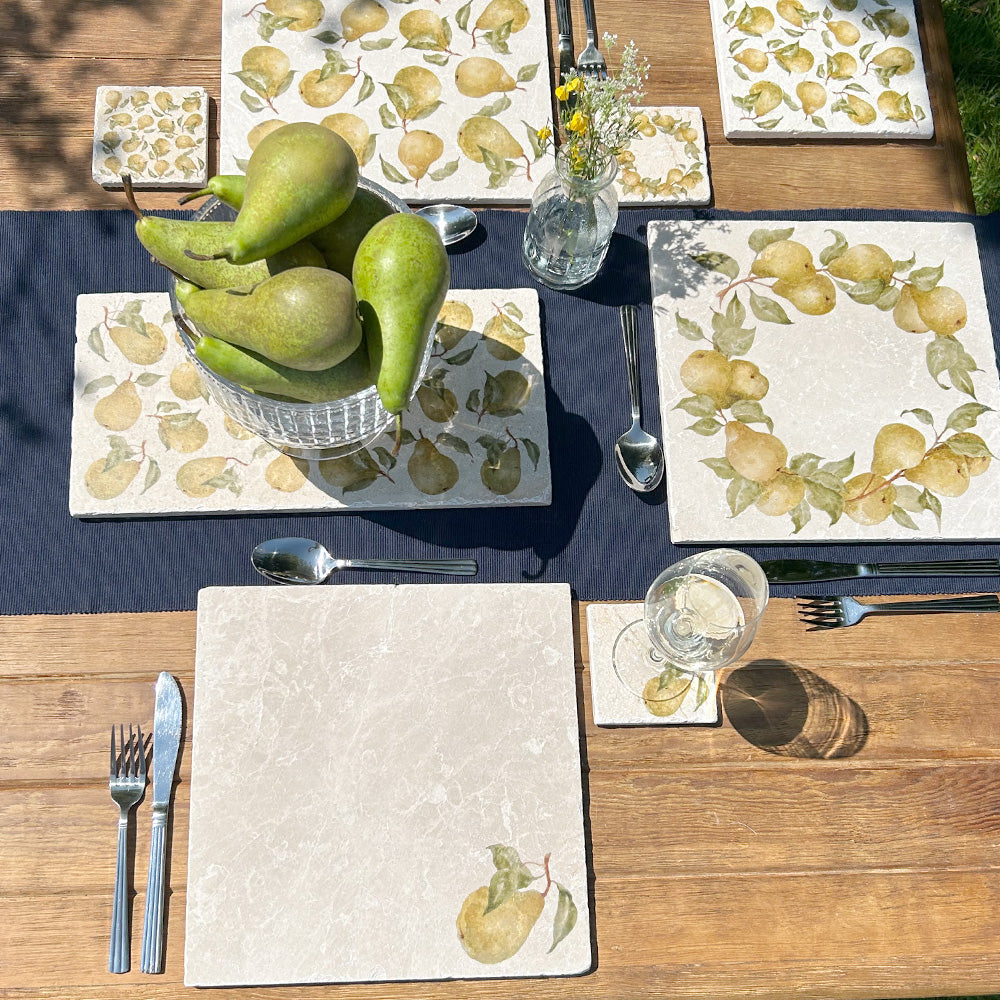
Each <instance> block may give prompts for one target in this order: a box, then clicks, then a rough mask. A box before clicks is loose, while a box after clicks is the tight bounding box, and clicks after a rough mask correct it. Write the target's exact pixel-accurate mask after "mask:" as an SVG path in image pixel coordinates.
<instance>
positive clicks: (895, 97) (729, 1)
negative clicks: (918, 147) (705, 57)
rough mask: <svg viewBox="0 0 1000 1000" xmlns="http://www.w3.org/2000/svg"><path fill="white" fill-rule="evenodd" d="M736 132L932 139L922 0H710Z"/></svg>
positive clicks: (731, 132)
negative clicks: (813, 0) (817, 0)
mask: <svg viewBox="0 0 1000 1000" xmlns="http://www.w3.org/2000/svg"><path fill="white" fill-rule="evenodd" d="M710 4H711V10H712V29H713V33H714V37H715V61H716V67H717V69H718V73H719V89H720V92H721V96H722V124H723V130H724V131H725V134H726V137H727V138H730V139H758V140H759V139H764V138H767V137H768V136H772V137H775V138H777V137H781V138H793V139H807V138H814V139H830V138H848V139H858V138H874V139H885V140H896V139H929V138H930V137H931V136H933V134H934V121H933V117H932V114H931V103H930V96H929V94H928V92H927V81H926V78H925V74H924V63H923V58H922V56H921V53H920V37H919V34H918V31H917V14H916V11H915V10H914V5H913V0H877V2H876V3H863V2H862V3H859V2H858V0H829V2H828V3H826V4H823V5H813V4H806V3H803V2H801V0H752V2H744V0H710Z"/></svg>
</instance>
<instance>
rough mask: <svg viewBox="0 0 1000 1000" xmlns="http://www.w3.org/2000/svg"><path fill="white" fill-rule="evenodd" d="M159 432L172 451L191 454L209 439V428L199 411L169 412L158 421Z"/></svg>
mask: <svg viewBox="0 0 1000 1000" xmlns="http://www.w3.org/2000/svg"><path fill="white" fill-rule="evenodd" d="M156 429H157V432H158V434H159V437H160V440H161V441H162V442H163V444H164V446H165V447H166V448H167V449H168V450H170V451H178V452H181V453H182V454H189V453H191V452H193V451H197V450H198V449H199V448H201V447H202V446H203V445H204V444H205V443H206V442H207V441H208V428H207V427H206V426H205V424H203V423H202V422H201V421H200V420H199V419H198V414H197V413H169V414H166V415H164V416H161V417H160V418H159V420H158V421H157V428H156Z"/></svg>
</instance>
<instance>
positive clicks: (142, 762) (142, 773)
mask: <svg viewBox="0 0 1000 1000" xmlns="http://www.w3.org/2000/svg"><path fill="white" fill-rule="evenodd" d="M135 728H136V731H137V732H138V734H139V735H138V737H137V742H138V744H139V777H140V778H142V780H143V781H145V780H146V744H145V743H143V742H142V726H140V725H139V724H138V723H136V727H135Z"/></svg>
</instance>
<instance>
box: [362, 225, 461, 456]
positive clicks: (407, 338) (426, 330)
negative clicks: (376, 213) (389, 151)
mask: <svg viewBox="0 0 1000 1000" xmlns="http://www.w3.org/2000/svg"><path fill="white" fill-rule="evenodd" d="M352 274H353V278H354V288H355V291H356V292H357V296H358V303H359V307H360V310H361V320H362V322H363V323H364V330H365V339H366V341H367V343H368V353H369V356H370V358H371V365H372V372H373V373H374V374H375V384H376V385H377V386H378V394H379V398H380V399H381V400H382V405H383V406H384V407H385V408H386V409H387V410H388V411H389V412H390V413H395V414H397V415H398V414H400V413H402V411H403V410H405V409H406V407H407V406H408V405H409V402H410V399H411V398H412V396H413V392H414V389H415V388H416V385H417V377H418V376H419V374H420V364H421V362H422V361H423V357H424V352H425V350H426V348H427V343H428V341H429V339H430V336H431V333H432V331H433V329H434V324H435V321H436V320H437V316H438V313H439V312H440V311H441V306H442V305H443V304H444V300H445V297H446V296H447V294H448V282H449V280H450V269H449V265H448V254H447V253H446V252H445V249H444V244H443V243H442V242H441V237H440V236H438V233H437V230H436V229H435V228H434V227H433V226H432V225H431V224H430V223H429V222H428V221H427V220H426V219H424V218H422V217H421V216H419V215H412V214H410V213H409V212H406V213H398V214H395V215H390V216H389V217H388V218H385V219H382V220H381V222H376V223H375V225H374V226H372V228H371V229H370V230H369V232H368V234H367V235H366V236H365V238H364V239H363V240H362V241H361V245H360V246H359V247H358V252H357V254H356V256H355V258H354V267H353V270H352ZM398 430H399V423H398V421H397V431H398ZM397 437H398V435H397Z"/></svg>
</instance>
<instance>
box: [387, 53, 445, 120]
mask: <svg viewBox="0 0 1000 1000" xmlns="http://www.w3.org/2000/svg"><path fill="white" fill-rule="evenodd" d="M392 85H393V89H392V90H391V91H389V99H390V100H391V101H392V103H393V106H394V107H395V109H396V113H397V114H398V115H399V117H400V118H402V119H404V120H408V121H412V120H413V119H414V118H419V117H420V116H421V115H422V114H423V113H424V112H425V111H427V110H429V109H430V107H431V106H432V105H433V104H434V103H435V101H437V99H438V98H439V97H440V96H441V81H440V80H439V79H438V77H437V74H436V73H432V72H431V71H430V70H429V69H425V68H424V67H423V66H404V67H403V68H402V69H401V70H399V71H398V72H397V73H396V75H395V76H394V77H393V80H392Z"/></svg>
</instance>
